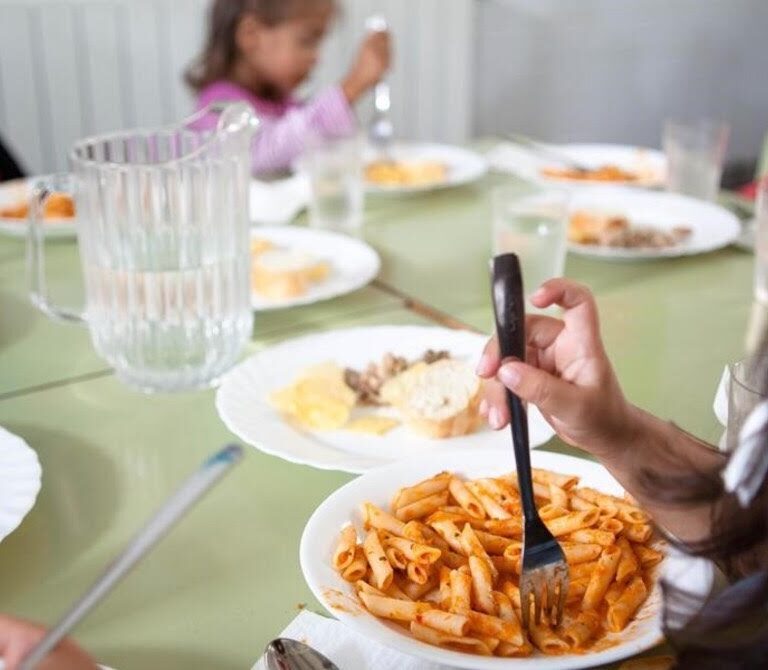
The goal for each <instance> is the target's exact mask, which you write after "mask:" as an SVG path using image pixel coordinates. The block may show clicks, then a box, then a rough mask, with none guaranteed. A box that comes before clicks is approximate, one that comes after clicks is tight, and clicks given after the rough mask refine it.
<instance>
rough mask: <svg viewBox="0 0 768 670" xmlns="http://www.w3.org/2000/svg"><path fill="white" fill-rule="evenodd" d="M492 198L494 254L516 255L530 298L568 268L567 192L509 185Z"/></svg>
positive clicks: (499, 188)
mask: <svg viewBox="0 0 768 670" xmlns="http://www.w3.org/2000/svg"><path fill="white" fill-rule="evenodd" d="M491 198H492V203H491V205H492V218H493V223H492V225H493V230H492V237H493V241H492V244H493V253H494V255H499V254H504V253H510V252H512V253H515V254H517V256H518V258H519V259H520V265H521V267H522V271H523V286H524V291H525V297H526V298H527V297H528V296H530V295H531V294H532V293H534V292H535V291H536V289H538V288H539V286H541V284H543V283H544V282H545V281H546V280H547V279H551V278H552V277H561V276H562V275H563V269H564V267H565V252H566V231H567V220H568V193H567V191H564V190H554V189H547V190H537V189H534V188H533V187H530V186H524V185H510V186H501V187H498V188H497V189H495V190H494V191H493V193H492V195H491Z"/></svg>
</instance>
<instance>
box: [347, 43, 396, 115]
mask: <svg viewBox="0 0 768 670" xmlns="http://www.w3.org/2000/svg"><path fill="white" fill-rule="evenodd" d="M390 52H391V40H390V37H389V33H388V32H387V31H375V32H371V33H369V34H368V35H367V36H366V38H365V39H364V40H363V43H362V44H361V45H360V49H359V50H358V52H357V57H356V58H355V61H354V63H353V64H352V67H351V69H350V71H349V74H348V75H347V76H346V78H345V79H344V81H343V82H342V83H341V88H342V90H343V91H344V95H346V97H347V100H349V102H350V103H353V102H355V101H356V100H357V99H358V98H359V97H360V96H361V95H362V94H363V93H365V92H366V91H367V90H368V89H369V88H371V87H372V86H373V85H374V84H376V83H377V82H378V81H379V80H380V79H381V78H382V77H383V76H384V73H385V72H386V71H387V70H388V69H389V63H390V59H391V53H390Z"/></svg>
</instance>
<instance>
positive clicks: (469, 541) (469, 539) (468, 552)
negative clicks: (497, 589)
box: [460, 524, 499, 580]
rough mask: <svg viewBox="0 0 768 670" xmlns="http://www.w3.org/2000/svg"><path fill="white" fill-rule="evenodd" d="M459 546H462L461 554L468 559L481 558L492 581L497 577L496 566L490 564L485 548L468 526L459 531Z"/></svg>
mask: <svg viewBox="0 0 768 670" xmlns="http://www.w3.org/2000/svg"><path fill="white" fill-rule="evenodd" d="M460 540H461V546H462V550H463V551H462V553H463V554H464V555H465V556H469V557H472V556H474V557H479V558H481V559H482V560H483V561H484V562H485V564H486V565H487V566H488V570H489V571H490V573H491V576H492V577H493V579H494V580H495V579H497V578H498V576H499V571H498V570H497V569H496V566H495V565H494V564H493V563H492V562H491V558H490V556H488V552H487V551H486V550H485V547H484V546H483V545H482V543H481V542H480V540H479V539H478V538H477V535H476V534H475V531H474V530H473V528H472V526H470V525H469V524H465V525H464V528H463V529H462V530H461V537H460Z"/></svg>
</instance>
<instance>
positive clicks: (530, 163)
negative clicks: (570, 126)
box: [486, 142, 667, 187]
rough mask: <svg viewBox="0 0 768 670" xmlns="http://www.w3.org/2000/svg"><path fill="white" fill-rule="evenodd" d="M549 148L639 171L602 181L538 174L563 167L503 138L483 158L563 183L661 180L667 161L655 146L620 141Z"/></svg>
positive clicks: (646, 183)
mask: <svg viewBox="0 0 768 670" xmlns="http://www.w3.org/2000/svg"><path fill="white" fill-rule="evenodd" d="M544 146H547V147H550V148H551V149H552V151H554V152H556V153H558V154H562V155H564V156H567V157H568V158H571V159H572V160H574V161H576V162H578V163H580V164H582V165H585V166H587V167H592V168H598V167H601V166H603V165H616V166H617V167H619V168H621V169H623V170H627V171H628V172H633V173H636V174H639V175H642V178H641V179H639V180H633V181H623V182H620V181H612V182H601V181H594V180H583V181H582V180H575V179H554V178H552V177H547V176H545V175H543V174H541V170H542V168H545V167H562V166H561V165H558V163H557V161H554V160H548V159H546V158H543V157H542V156H540V155H538V154H536V153H535V152H534V151H529V150H526V149H525V148H524V147H521V146H518V145H516V144H512V143H509V142H504V143H502V144H500V145H498V146H496V147H494V148H493V149H491V151H489V152H488V153H487V154H486V158H487V159H488V162H489V163H490V165H491V167H492V168H493V169H496V170H499V171H502V172H512V173H513V174H516V175H518V176H519V177H522V178H523V179H527V180H529V181H533V182H539V183H546V184H560V185H562V186H568V187H570V186H643V187H654V186H662V185H663V184H664V180H665V175H666V165H667V161H666V158H665V157H664V154H663V153H662V152H661V151H657V150H656V149H646V148H643V147H635V146H625V145H621V144H551V145H550V144H547V145H544Z"/></svg>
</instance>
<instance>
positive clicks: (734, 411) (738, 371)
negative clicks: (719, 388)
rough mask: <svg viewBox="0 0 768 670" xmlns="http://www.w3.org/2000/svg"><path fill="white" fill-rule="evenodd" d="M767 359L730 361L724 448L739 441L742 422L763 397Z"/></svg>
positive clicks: (732, 445)
mask: <svg viewBox="0 0 768 670" xmlns="http://www.w3.org/2000/svg"><path fill="white" fill-rule="evenodd" d="M767 370H768V360H766V358H765V357H761V356H752V357H750V358H745V359H744V360H741V361H737V362H736V363H731V364H730V365H729V366H728V373H729V378H730V381H729V386H728V425H727V427H726V449H727V450H728V451H733V450H734V449H735V448H736V445H737V444H738V441H739V433H740V432H741V429H742V427H743V426H744V422H745V421H746V420H747V417H748V416H749V415H750V414H751V412H752V410H753V409H755V407H757V405H758V404H759V403H760V402H761V401H762V400H764V399H765V397H766V391H767V390H768V389H766V385H765V379H766V377H765V373H766V371H767Z"/></svg>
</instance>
